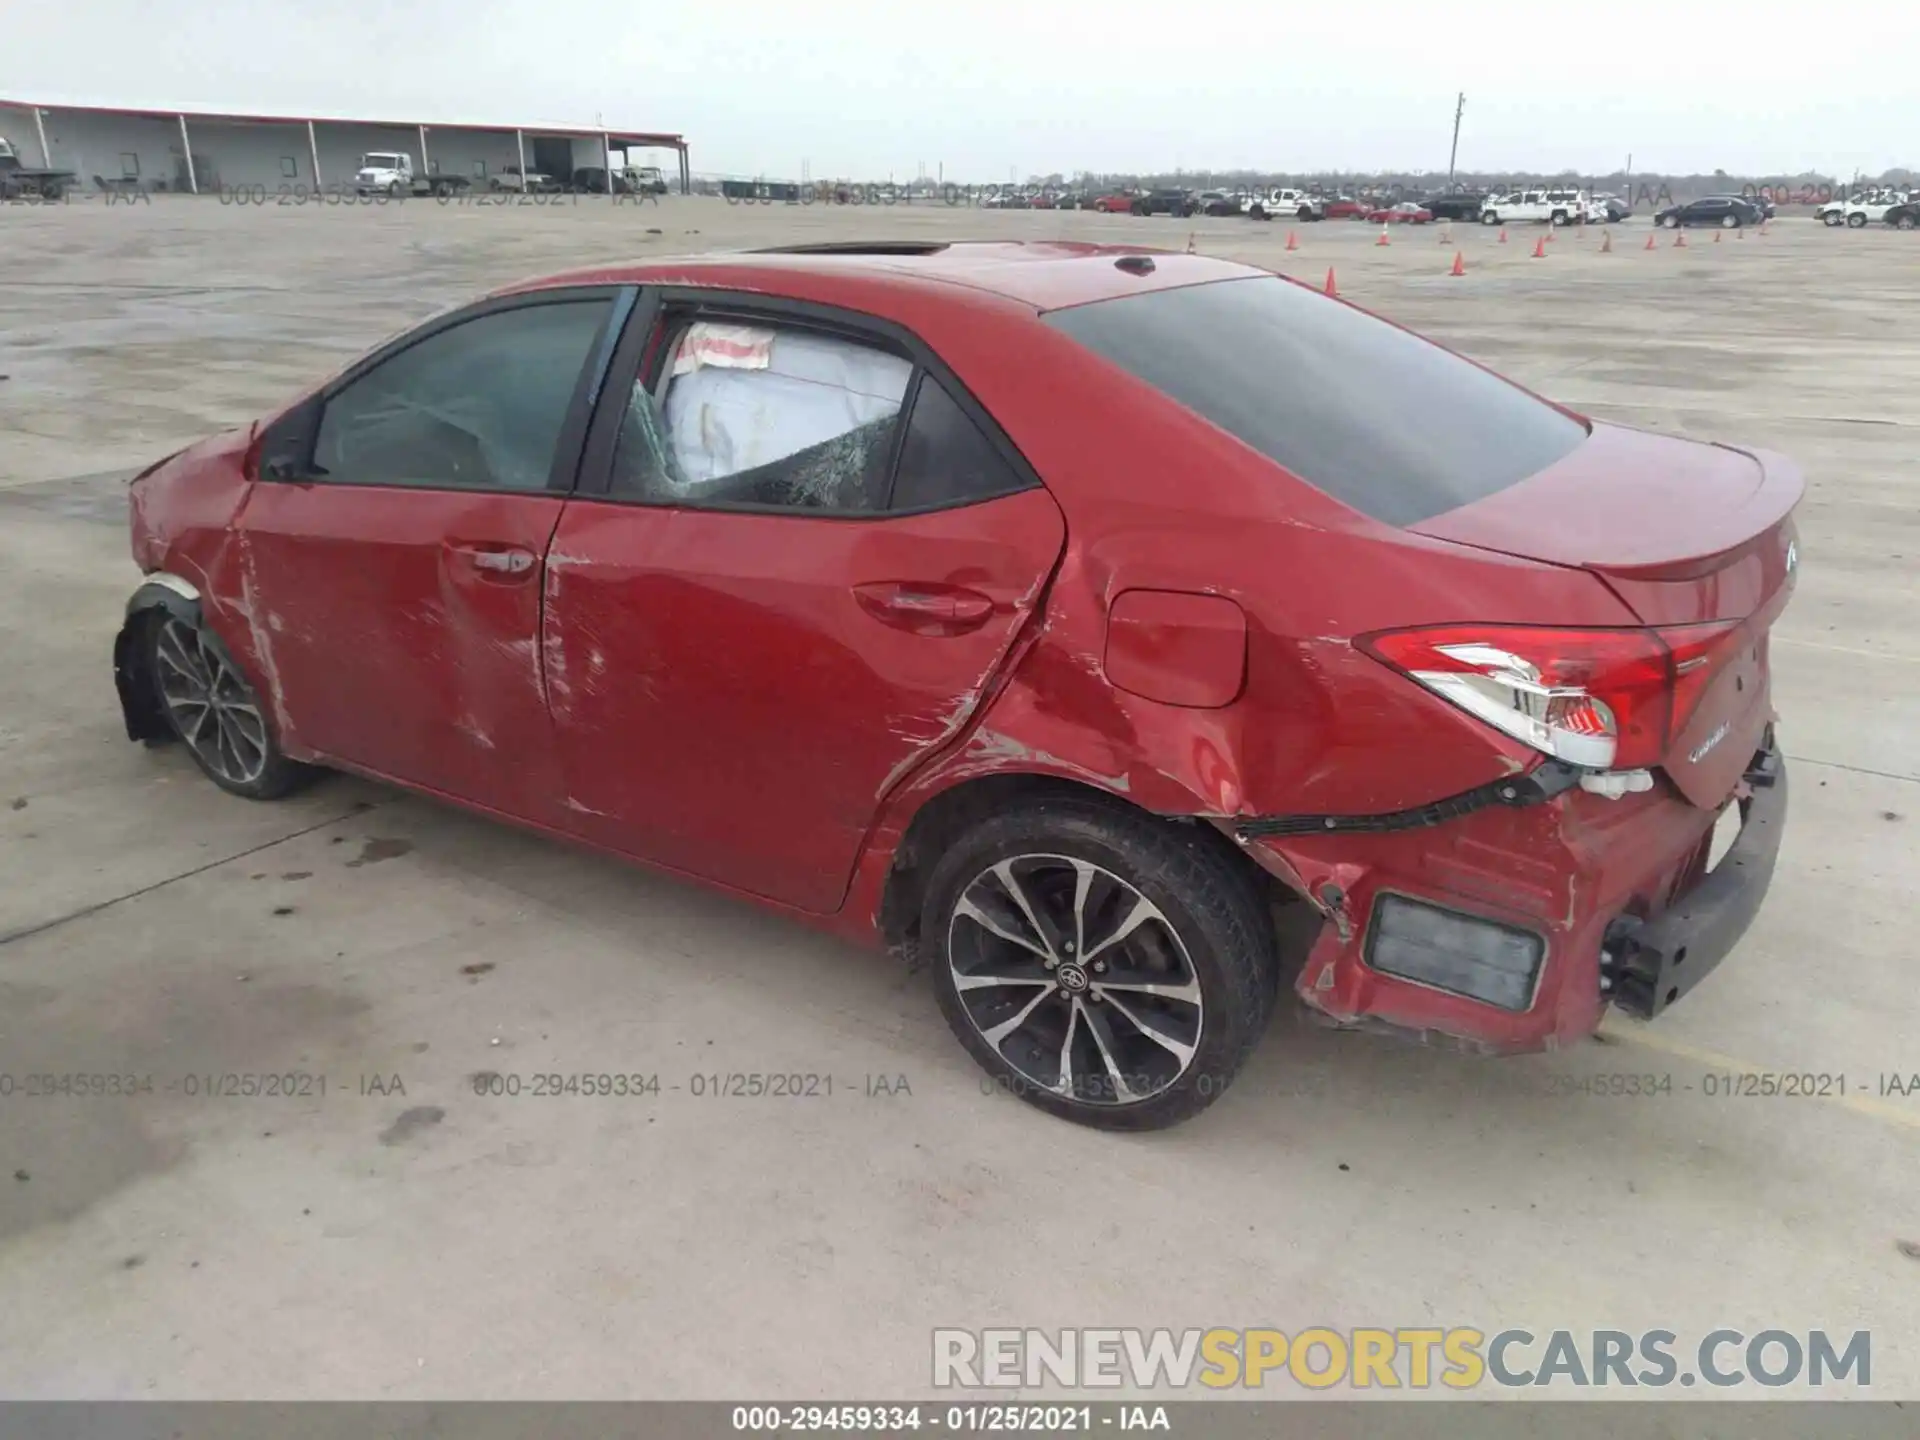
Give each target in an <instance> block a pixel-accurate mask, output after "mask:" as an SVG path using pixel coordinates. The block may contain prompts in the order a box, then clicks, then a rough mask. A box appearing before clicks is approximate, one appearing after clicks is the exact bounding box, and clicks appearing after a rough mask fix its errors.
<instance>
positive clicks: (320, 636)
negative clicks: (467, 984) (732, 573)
mask: <svg viewBox="0 0 1920 1440" xmlns="http://www.w3.org/2000/svg"><path fill="white" fill-rule="evenodd" d="M631 294H632V292H631V291H626V290H616V289H611V288H606V287H599V288H594V289H590V290H557V291H542V292H535V293H533V294H531V295H527V296H520V297H514V298H512V299H509V300H506V301H496V302H491V303H489V304H486V305H483V306H481V307H478V308H477V309H476V310H474V311H470V312H467V313H466V314H464V315H459V316H455V317H452V318H450V319H448V320H445V321H441V322H438V323H436V324H435V325H433V326H431V327H429V328H427V329H425V330H423V331H421V332H416V333H415V334H414V335H411V336H408V337H404V338H403V339H402V340H400V341H398V342H396V344H395V346H394V347H392V348H391V349H390V350H388V351H386V352H383V353H381V354H379V355H376V356H375V357H374V358H373V360H372V361H371V362H370V363H368V364H366V365H364V366H363V367H361V368H360V369H359V370H358V371H356V372H351V373H349V375H348V376H347V378H346V379H345V380H344V381H343V382H340V383H338V384H336V385H334V386H333V387H331V388H330V389H329V390H328V391H327V392H326V393H325V394H324V395H323V396H322V397H321V399H320V401H319V403H318V405H317V406H309V407H303V409H302V411H301V412H296V413H295V415H294V416H293V417H290V419H289V421H288V422H287V423H288V424H289V425H291V426H292V427H293V429H294V430H295V432H296V433H295V434H293V435H291V436H286V437H281V436H275V435H272V434H270V435H269V436H268V441H267V445H266V447H265V450H264V453H265V455H266V456H267V461H266V464H265V465H264V467H263V476H262V479H261V480H260V482H259V483H257V484H256V485H255V486H254V487H253V492H252V494H251V495H250V497H249V499H248V502H247V505H246V507H245V508H244V510H243V512H242V514H241V517H240V521H239V529H240V535H241V544H242V547H243V556H244V574H245V577H246V582H247V585H248V587H249V596H248V604H249V606H250V608H251V612H252V615H253V624H254V630H255V635H256V638H257V639H258V640H259V641H261V642H262V644H263V648H264V649H265V651H266V653H267V656H268V662H267V668H268V672H269V673H268V674H267V675H266V676H265V677H264V678H265V679H266V681H267V683H268V685H269V686H270V687H271V688H272V689H273V690H274V691H275V692H276V700H277V705H276V708H277V709H278V710H279V711H280V712H281V713H282V715H283V716H284V723H285V725H286V728H287V729H288V731H289V732H290V734H291V736H292V738H293V739H294V741H295V742H296V743H297V744H299V745H302V746H305V747H307V748H310V749H312V750H314V751H317V752H318V753H319V754H320V755H322V756H324V757H326V758H328V759H332V760H337V761H340V762H343V763H346V764H348V765H351V766H353V767H356V768H359V769H363V770H367V771H372V772H374V773H376V774H379V775H382V776H386V777H390V778H392V779H395V780H399V781H403V782H405V783H408V784H411V785H416V786H420V787H422V788H425V789H430V790H434V791H438V792H441V793H444V794H447V795H450V796H453V797H456V798H458V799H461V800H465V801H469V802H472V803H475V804H479V805H483V806H486V807H489V808H491V809H495V810H499V811H502V812H504V813H507V814H511V815H516V816H520V817H523V818H528V819H534V820H548V819H550V818H551V812H552V810H553V808H554V806H555V805H556V804H557V802H558V794H557V792H558V785H557V784H556V782H555V772H554V768H553V757H552V754H551V732H550V728H549V724H548V719H547V713H546V697H545V677H544V675H543V673H542V671H541V666H540V654H539V647H538V639H539V630H540V614H541V584H542V575H543V562H544V559H545V556H546V552H547V544H548V541H549V540H550V539H551V537H552V534H553V529H554V525H555V522H556V521H557V520H558V518H559V515H560V510H561V507H562V506H563V505H564V504H565V502H566V494H567V491H568V490H569V489H570V488H571V486H572V482H573V474H574V469H575V467H576V465H577V462H578V457H579V447H580V438H581V436H582V434H583V433H584V431H585V427H586V422H587V417H588V415H589V413H590V410H591V406H592V402H593V399H594V395H595V391H596V388H597V386H598V383H599V378H600V375H601V374H602V372H603V371H604V368H605V365H606V361H607V357H608V353H609V349H610V345H611V342H612V338H613V335H614V332H615V329H616V327H617V322H618V319H619V318H620V317H621V316H623V315H624V314H625V311H626V308H627V307H628V305H629V304H630V301H631ZM302 427H304V429H303V428H302Z"/></svg>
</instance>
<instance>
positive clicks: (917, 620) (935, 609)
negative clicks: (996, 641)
mask: <svg viewBox="0 0 1920 1440" xmlns="http://www.w3.org/2000/svg"><path fill="white" fill-rule="evenodd" d="M853 594H854V598H855V599H856V600H857V601H859V603H860V608H861V609H862V610H865V611H866V612H867V613H868V614H869V615H871V616H873V618H874V619H876V620H878V621H879V622H880V623H881V624H883V625H891V626H893V627H894V628H895V629H896V630H906V631H910V632H911V633H913V634H916V635H963V634H965V633H966V632H967V631H969V630H977V629H979V628H980V627H981V626H982V625H984V624H986V623H987V620H988V618H989V617H991V616H992V614H993V610H994V605H993V599H992V597H991V596H987V595H982V594H981V593H980V592H979V591H978V590H967V589H963V588H962V587H960V586H958V585H936V584H915V583H913V582H911V581H904V580H884V581H875V582H873V583H871V584H866V585H856V586H854V587H853Z"/></svg>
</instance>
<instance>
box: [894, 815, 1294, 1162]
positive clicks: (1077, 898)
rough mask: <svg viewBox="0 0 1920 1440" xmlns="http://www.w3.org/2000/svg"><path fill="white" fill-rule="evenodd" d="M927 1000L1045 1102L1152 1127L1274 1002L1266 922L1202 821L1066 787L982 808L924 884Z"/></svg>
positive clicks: (1076, 1115)
mask: <svg viewBox="0 0 1920 1440" xmlns="http://www.w3.org/2000/svg"><path fill="white" fill-rule="evenodd" d="M920 933H921V935H922V937H923V943H924V945H925V946H926V954H927V957H928V962H929V964H930V967H931V969H932V971H933V975H934V988H935V993H936V995H937V996H938V999H939V1002H940V1009H941V1013H942V1014H943V1015H944V1016H945V1017H946V1020H947V1024H948V1025H949V1026H950V1027H951V1028H952V1030H953V1032H954V1034H955V1035H956V1036H957V1037H958V1038H959V1040H960V1043H961V1044H962V1045H964V1046H965V1047H966V1048H967V1051H968V1053H970V1054H971V1055H972V1056H973V1058H974V1059H975V1060H976V1061H977V1062H978V1063H979V1064H980V1066H981V1068H982V1069H984V1070H985V1071H986V1072H987V1074H988V1075H989V1076H991V1077H992V1083H993V1084H994V1085H996V1086H997V1087H998V1088H1001V1089H1005V1090H1008V1091H1010V1092H1011V1093H1013V1094H1015V1095H1017V1096H1019V1097H1020V1098H1021V1099H1023V1100H1025V1101H1026V1102H1027V1103H1029V1104H1031V1105H1033V1106H1035V1107H1037V1108H1038V1109H1041V1110H1044V1111H1046V1112H1047V1113H1048V1114H1050V1115H1056V1116H1059V1117H1060V1118H1062V1119H1066V1120H1072V1121H1074V1122H1076V1123H1078V1124H1082V1125H1091V1126H1094V1127H1096V1128H1099V1129H1105V1130H1154V1129H1161V1128H1164V1127H1166V1126H1169V1125H1174V1124H1177V1123H1179V1122H1180V1121H1182V1120H1186V1119H1189V1118H1190V1117H1192V1116H1194V1115H1196V1114H1198V1113H1199V1112H1200V1111H1202V1110H1204V1109H1205V1108H1206V1107H1207V1106H1208V1105H1210V1104H1212V1103H1213V1101H1215V1100H1217V1099H1218V1098H1219V1097H1220V1096H1221V1094H1223V1093H1224V1092H1225V1090H1226V1089H1227V1087H1228V1085H1229V1084H1230V1083H1231V1082H1232V1080H1233V1078H1234V1076H1235V1075H1236V1074H1237V1073H1238V1072H1239V1070H1240V1067H1241V1065H1242V1064H1243V1063H1244V1062H1245V1060H1246V1058H1247V1056H1248V1054H1249V1053H1250V1052H1251V1051H1252V1049H1253V1046H1254V1043H1255V1042H1256V1041H1257V1040H1258V1039H1259V1038H1260V1035H1261V1033H1262V1032H1263V1031H1264V1030H1265V1028H1266V1024H1267V1020H1268V1018H1269V1017H1270V1015H1271V1014H1272V1010H1273V1003H1274V996H1275V993H1276V990H1277V978H1276V977H1277V965H1276V962H1275V941H1274V936H1273V933H1272V926H1271V923H1270V921H1269V919H1268V917H1267V914H1266V910H1265V908H1264V906H1263V904H1262V901H1261V897H1260V894H1259V892H1258V890H1257V888H1256V887H1255V885H1254V883H1253V881H1252V878H1251V877H1250V876H1249V875H1247V874H1246V873H1245V872H1244V871H1243V870H1241V869H1239V868H1238V867H1237V865H1236V864H1235V862H1234V859H1233V857H1232V855H1231V854H1230V853H1223V851H1222V850H1221V849H1220V848H1219V847H1218V846H1217V845H1216V844H1215V843H1214V837H1213V835H1212V833H1211V832H1210V831H1207V830H1205V829H1202V828H1201V827H1198V826H1192V827H1188V826H1176V825H1171V824H1167V823H1165V822H1161V821H1157V820H1154V819H1152V818H1150V817H1148V816H1145V815H1140V814H1137V813H1134V812H1130V811H1127V810H1124V809H1122V808H1120V807H1119V806H1117V805H1109V804H1104V803H1101V802H1098V801H1090V800H1081V799H1077V798H1068V799H1047V800H1042V801H1039V802H1036V803H1033V804H1030V805H1027V806H1024V807H1022V808H1019V809H1016V810H1013V811H1010V812H1008V813H1005V814H1001V815H997V816H994V817H992V818H990V819H987V820H985V821H982V822H981V823H980V824H978V825H977V826H975V827H974V828H973V829H971V830H969V831H967V832H966V833H965V834H963V835H962V836H961V837H960V838H959V839H958V840H957V841H956V842H955V843H953V844H952V845H950V846H949V847H948V849H947V851H946V853H945V855H944V856H943V857H942V858H941V861H940V863H939V865H938V866H937V867H936V868H935V870H934V872H933V874H932V876H931V877H930V879H929V882H928V886H927V894H926V901H925V904H924V906H923V909H922V913H921V932H920Z"/></svg>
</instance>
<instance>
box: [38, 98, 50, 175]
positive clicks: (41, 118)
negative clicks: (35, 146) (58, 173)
mask: <svg viewBox="0 0 1920 1440" xmlns="http://www.w3.org/2000/svg"><path fill="white" fill-rule="evenodd" d="M33 133H34V134H35V135H37V136H38V137H39V139H40V168H41V169H42V170H51V169H53V151H51V150H49V149H48V148H47V122H46V118H45V114H44V112H43V111H42V110H41V109H40V107H39V106H38V105H36V106H34V107H33Z"/></svg>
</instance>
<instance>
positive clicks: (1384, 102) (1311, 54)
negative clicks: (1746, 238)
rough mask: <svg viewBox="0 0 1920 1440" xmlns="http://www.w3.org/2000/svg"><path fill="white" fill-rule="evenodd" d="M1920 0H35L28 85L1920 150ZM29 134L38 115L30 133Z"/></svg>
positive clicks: (1035, 140) (1100, 138) (1839, 161)
mask: <svg viewBox="0 0 1920 1440" xmlns="http://www.w3.org/2000/svg"><path fill="white" fill-rule="evenodd" d="M1916 41H1920V6H1915V5H1913V4H1911V3H1903V0H1830V3H1828V4H1825V5H1822V6H1818V7H1814V6H1793V7H1791V8H1789V7H1776V6H1773V5H1771V4H1769V3H1768V0H1752V3H1743V4H1734V3H1726V0H1525V3H1509V0H1418V3H1414V0H1408V3H1392V0H1345V3H1321V4H1308V5H1305V6H1295V5H1284V6H1283V5H1275V4H1252V3H1249V4H1244V5H1241V4H1234V3H1230V0H1176V3H1159V4H1154V5H1151V6H1147V5H1135V4H1128V3H1125V0H962V3H955V4H948V5H941V4H931V5H929V4H924V3H915V0H892V3H887V4H879V3H873V0H841V3H838V4H833V3H827V4H823V5H820V6H818V7H817V8H815V7H809V6H803V5H799V4H795V3H793V0H720V3H702V0H691V3H686V4H683V5H679V6H675V5H673V4H671V3H665V4H663V3H658V0H655V3H646V4H632V3H628V4H612V3H603V0H308V3H305V4H301V5H298V6H295V5H291V4H288V3H286V0H170V3H165V4H161V3H155V0H65V3H57V0H56V3H47V0H38V3H36V0H16V3H13V4H10V5H8V6H7V7H6V20H5V22H4V25H3V26H0V97H4V98H20V99H28V100H36V99H37V100H44V101H58V100H67V101H89V102H99V103H109V104H127V105H135V106H144V107H156V108H157V107H165V106H170V105H181V106H187V107H193V108H209V109H239V110H249V111H252V110H258V111H263V112H270V113H276V114H289V113H291V114H305V113H314V114H346V115H355V116H368V117H381V118H386V117H394V118H401V119H408V120H415V119H418V120H425V121H428V122H432V121H436V120H438V121H452V120H457V119H475V120H492V121H503V122H506V123H514V122H518V121H528V122H532V121H547V122H549V123H573V124H594V123H606V124H609V125H613V126H615V127H619V126H626V127H629V128H633V129H647V130H665V131H676V132H679V133H682V134H685V135H686V136H687V137H688V138H689V140H690V141H691V142H692V146H693V164H694V169H695V170H696V171H702V172H716V171H717V172H726V173H733V174H742V175H754V174H764V175H767V176H770V177H794V178H797V177H798V175H799V173H800V169H801V165H802V163H803V162H806V163H807V164H808V165H809V166H810V168H811V174H812V176H813V177H814V178H816V179H819V178H824V177H827V176H834V175H850V176H854V177H856V178H881V177H885V176H886V175H888V174H889V173H890V174H892V175H893V176H894V177H896V178H898V179H902V180H904V179H909V178H911V177H912V176H913V175H914V174H915V173H916V172H917V170H918V168H919V167H920V166H923V165H924V167H925V169H926V171H927V173H928V174H930V175H931V174H934V173H936V171H937V170H938V169H939V168H940V167H941V166H944V174H945V177H946V178H947V179H949V180H961V181H973V182H994V181H1005V180H1007V179H1008V178H1009V176H1010V175H1014V176H1017V177H1018V178H1020V179H1022V180H1024V179H1025V178H1026V177H1027V176H1028V175H1030V174H1046V173H1048V172H1050V171H1055V170H1058V171H1062V172H1069V173H1070V172H1072V171H1074V170H1076V169H1083V168H1084V169H1091V170H1141V171H1146V170H1155V169H1162V168H1167V169H1170V168H1173V167H1175V166H1181V167H1184V168H1186V169H1189V170H1193V169H1204V168H1214V169H1230V168H1235V167H1240V166H1253V167H1259V168H1266V169H1272V170H1275V171H1287V172H1298V171H1309V170H1320V169H1351V170H1373V169H1379V168H1403V167H1404V168H1417V167H1424V168H1427V169H1430V170H1438V171H1441V172H1444V171H1445V169H1446V165H1447V146H1448V140H1449V136H1450V132H1451V128H1452V123H1453V102H1454V95H1455V93H1456V91H1460V90H1464V91H1465V92H1466V94H1467V112H1466V119H1465V122H1464V124H1463V126H1462V129H1461V137H1460V164H1461V168H1462V169H1478V170H1491V171H1496V172H1497V171H1502V170H1554V169H1559V168H1562V167H1571V168H1573V169H1576V170H1579V171H1583V172H1593V173H1599V172H1606V171H1610V170H1613V169H1615V168H1617V167H1619V166H1621V165H1623V164H1624V163H1625V162H1626V159H1627V157H1628V155H1629V154H1631V155H1632V156H1633V160H1634V166H1635V169H1636V170H1641V171H1653V172H1667V173H1684V172H1691V171H1710V170H1712V169H1714V168H1716V167H1719V168H1723V169H1725V170H1727V171H1728V172H1730V173H1733V174H1755V175H1776V174H1791V173H1795V172H1798V171H1801V170H1803V169H1817V170H1821V171H1825V172H1828V173H1835V174H1839V175H1842V176H1843V177H1844V176H1847V175H1851V174H1852V173H1853V172H1854V171H1855V170H1856V169H1859V170H1864V171H1867V172H1869V173H1878V172H1879V171H1881V170H1883V169H1885V168H1886V167H1888V166H1892V165H1920V47H1917V46H1916ZM16 138H18V137H16Z"/></svg>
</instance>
